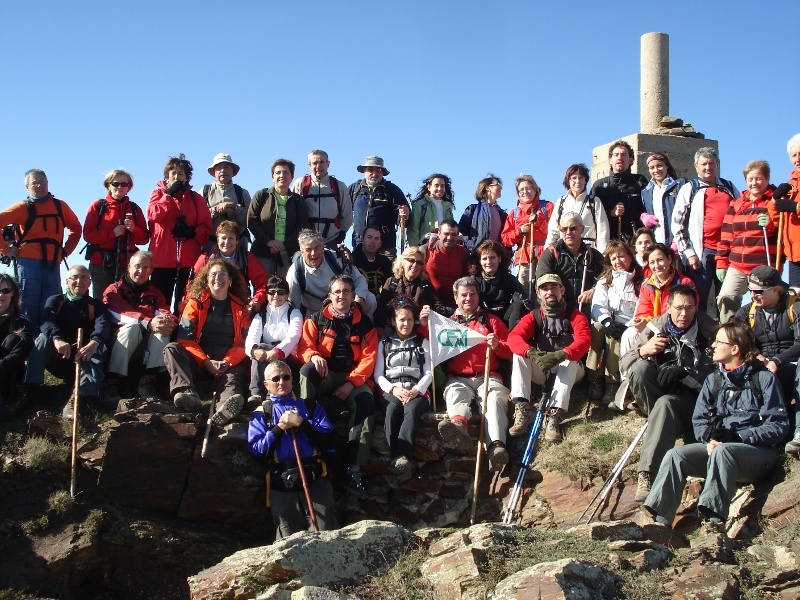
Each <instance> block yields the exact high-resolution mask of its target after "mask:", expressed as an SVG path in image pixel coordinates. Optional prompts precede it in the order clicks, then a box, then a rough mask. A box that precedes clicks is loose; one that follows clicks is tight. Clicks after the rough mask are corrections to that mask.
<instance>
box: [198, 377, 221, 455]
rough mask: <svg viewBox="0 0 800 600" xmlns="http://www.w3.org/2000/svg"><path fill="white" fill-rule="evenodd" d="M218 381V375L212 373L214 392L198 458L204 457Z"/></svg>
mask: <svg viewBox="0 0 800 600" xmlns="http://www.w3.org/2000/svg"><path fill="white" fill-rule="evenodd" d="M218 383H219V375H214V393H213V394H211V408H209V409H208V420H207V421H206V434H205V436H203V448H202V449H201V450H200V458H205V457H206V450H207V449H208V436H209V435H210V434H211V417H213V416H214V409H215V408H216V407H217V401H218V400H219V392H218V391H217V390H218V388H217V384H218Z"/></svg>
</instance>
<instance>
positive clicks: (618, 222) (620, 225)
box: [617, 215, 622, 239]
mask: <svg viewBox="0 0 800 600" xmlns="http://www.w3.org/2000/svg"><path fill="white" fill-rule="evenodd" d="M617 231H618V232H619V234H618V235H619V239H622V215H617Z"/></svg>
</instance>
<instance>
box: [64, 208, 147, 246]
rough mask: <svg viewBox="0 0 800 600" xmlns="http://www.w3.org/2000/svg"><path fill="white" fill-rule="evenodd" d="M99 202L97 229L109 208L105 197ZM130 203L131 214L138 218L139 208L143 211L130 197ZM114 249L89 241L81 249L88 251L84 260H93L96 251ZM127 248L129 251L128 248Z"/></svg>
mask: <svg viewBox="0 0 800 600" xmlns="http://www.w3.org/2000/svg"><path fill="white" fill-rule="evenodd" d="M99 202H100V208H98V209H97V229H98V230H99V229H100V225H102V224H103V213H105V212H106V210H108V202H106V199H105V198H101V199H100V201H99ZM128 204H129V205H130V211H131V214H132V215H133V218H134V220H135V219H136V214H137V213H136V211H137V210H138V211H139V212H142V211H141V209H140V208H139V207H138V206H137V204H136V202H134V201H133V200H130V199H129V200H128ZM142 218H144V213H142ZM113 250H114V249H103V248H99V247H97V246H95V245H94V244H89V243H88V242H87V243H86V245H84V247H83V248H81V249H80V252H84V251H86V254H84V256H83V258H84V260H87V261H89V260H92V255H93V254H94V253H95V252H112V251H113ZM125 250H126V251H127V248H126V249H125Z"/></svg>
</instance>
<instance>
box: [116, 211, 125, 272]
mask: <svg viewBox="0 0 800 600" xmlns="http://www.w3.org/2000/svg"><path fill="white" fill-rule="evenodd" d="M124 223H125V221H124V220H123V219H120V220H119V225H123V224H124ZM124 236H125V234H124V233H123V234H122V235H118V236H117V248H116V250H114V282H115V283H116V282H117V281H119V256H120V254H122V238H123V237H124Z"/></svg>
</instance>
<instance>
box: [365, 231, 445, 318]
mask: <svg viewBox="0 0 800 600" xmlns="http://www.w3.org/2000/svg"><path fill="white" fill-rule="evenodd" d="M401 296H405V297H408V298H411V301H412V302H413V303H414V306H416V307H417V308H418V309H420V310H421V309H422V308H423V307H424V306H429V307H431V308H432V309H436V307H437V306H439V300H438V299H437V297H436V292H435V291H434V289H433V286H432V285H431V282H430V281H428V274H427V273H426V272H425V251H424V250H423V248H421V247H420V246H409V247H408V248H406V249H405V250H404V251H403V253H402V254H400V255H399V256H398V257H397V258H395V259H394V264H393V265H392V276H391V277H390V278H389V279H387V280H386V281H385V282H384V283H383V288H382V289H381V293H380V295H379V296H378V307H377V308H376V309H375V315H374V318H373V323H374V325H375V327H377V328H378V329H383V328H384V327H385V326H386V307H387V306H388V305H389V302H391V301H392V300H393V299H394V298H399V297H401ZM437 312H438V311H437Z"/></svg>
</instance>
